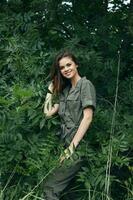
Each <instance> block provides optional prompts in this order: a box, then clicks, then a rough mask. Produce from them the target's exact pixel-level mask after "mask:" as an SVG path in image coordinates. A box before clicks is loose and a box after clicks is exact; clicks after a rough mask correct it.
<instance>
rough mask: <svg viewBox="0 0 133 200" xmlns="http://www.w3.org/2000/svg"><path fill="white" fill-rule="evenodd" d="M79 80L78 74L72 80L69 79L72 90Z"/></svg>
mask: <svg viewBox="0 0 133 200" xmlns="http://www.w3.org/2000/svg"><path fill="white" fill-rule="evenodd" d="M79 79H81V76H79V74H77V75H75V76H74V77H73V78H72V79H71V84H72V87H73V88H74V87H75V86H76V84H77V82H78V80H79Z"/></svg>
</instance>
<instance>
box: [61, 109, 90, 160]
mask: <svg viewBox="0 0 133 200" xmlns="http://www.w3.org/2000/svg"><path fill="white" fill-rule="evenodd" d="M92 118H93V109H92V108H89V107H88V108H85V109H84V110H83V119H82V120H81V122H80V125H79V128H78V130H77V132H76V133H75V135H74V137H73V139H72V141H71V143H70V145H69V147H68V148H67V149H65V151H64V154H65V155H63V156H62V155H61V157H60V163H62V162H63V160H64V159H66V158H67V159H68V158H69V157H70V156H71V155H72V154H73V152H74V149H75V148H76V147H77V145H78V144H79V142H80V141H81V140H82V138H83V137H84V135H85V133H86V131H87V130H88V128H89V126H90V124H91V122H92Z"/></svg>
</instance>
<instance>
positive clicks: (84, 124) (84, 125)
mask: <svg viewBox="0 0 133 200" xmlns="http://www.w3.org/2000/svg"><path fill="white" fill-rule="evenodd" d="M92 118H93V109H92V108H85V109H84V110H83V119H82V120H81V123H80V125H79V128H78V130H77V132H76V134H75V135H74V137H73V139H72V141H71V144H70V146H74V147H75V148H76V147H77V145H78V144H79V142H80V141H81V140H82V138H83V137H84V135H85V133H86V131H87V130H88V128H89V126H90V124H91V122H92Z"/></svg>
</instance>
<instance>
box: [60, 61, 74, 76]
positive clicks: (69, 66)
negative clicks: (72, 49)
mask: <svg viewBox="0 0 133 200" xmlns="http://www.w3.org/2000/svg"><path fill="white" fill-rule="evenodd" d="M77 67H78V65H77V64H76V63H75V62H74V61H73V60H72V59H71V58H70V57H63V58H61V59H60V60H59V68H60V72H61V74H62V76H63V77H65V78H68V79H73V78H74V77H75V76H76V75H77V74H78V70H77Z"/></svg>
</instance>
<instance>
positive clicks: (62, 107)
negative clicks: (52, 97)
mask: <svg viewBox="0 0 133 200" xmlns="http://www.w3.org/2000/svg"><path fill="white" fill-rule="evenodd" d="M64 112H65V97H64V96H60V99H59V111H58V113H59V115H60V116H63V114H64Z"/></svg>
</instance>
